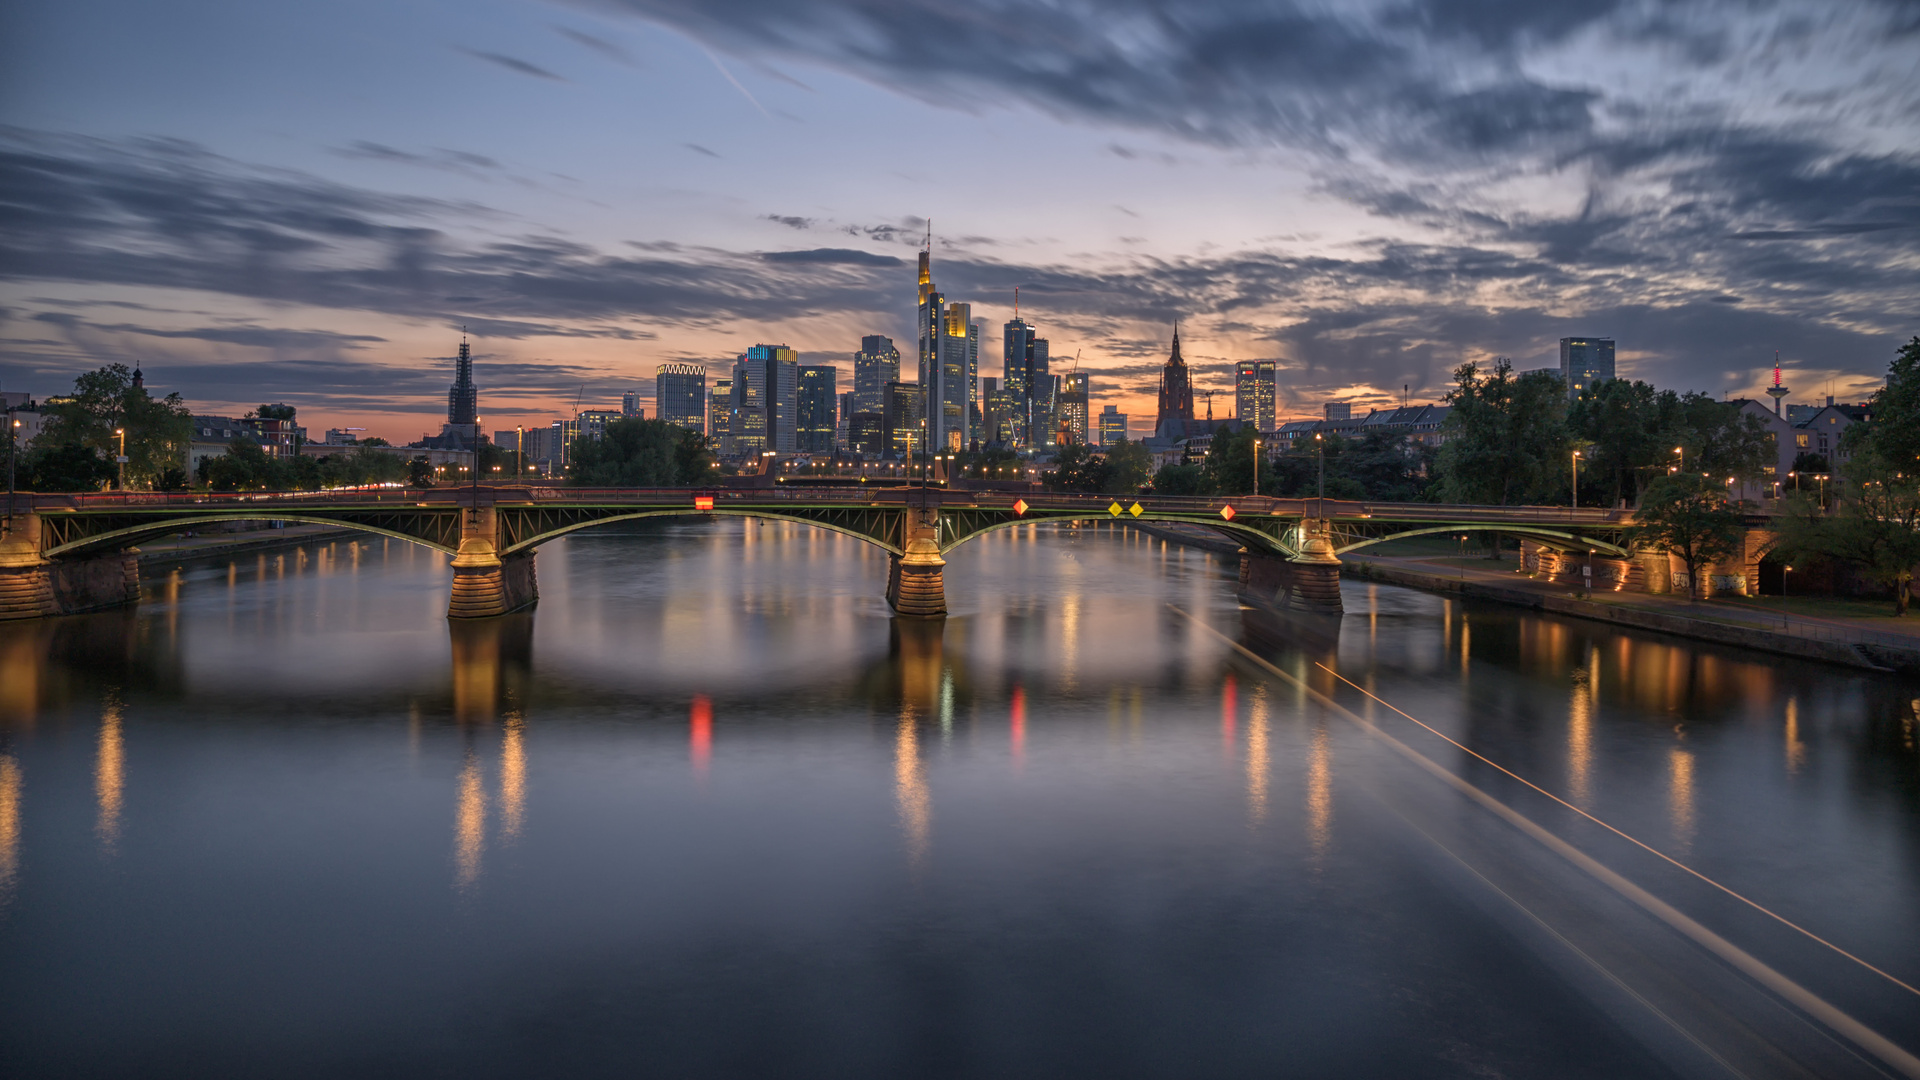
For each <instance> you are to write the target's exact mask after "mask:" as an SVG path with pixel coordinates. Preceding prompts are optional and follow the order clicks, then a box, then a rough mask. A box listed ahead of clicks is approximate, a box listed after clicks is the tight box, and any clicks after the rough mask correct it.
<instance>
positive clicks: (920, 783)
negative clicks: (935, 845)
mask: <svg viewBox="0 0 1920 1080" xmlns="http://www.w3.org/2000/svg"><path fill="white" fill-rule="evenodd" d="M893 746H894V752H893V785H894V797H895V798H896V799H897V800H898V801H899V803H900V828H901V829H902V831H904V832H905V833H906V834H907V854H908V856H909V858H911V860H912V861H913V862H914V863H915V864H916V865H917V864H918V863H919V862H920V860H921V859H923V858H925V857H926V853H927V834H928V830H929V826H930V823H931V821H932V817H933V804H932V801H931V800H930V799H929V798H928V796H927V778H926V772H925V769H924V768H923V767H922V766H921V762H920V739H919V734H918V732H916V731H915V730H914V717H913V710H912V709H911V708H905V709H901V710H900V725H899V728H898V730H897V731H896V733H895V737H894V744H893Z"/></svg>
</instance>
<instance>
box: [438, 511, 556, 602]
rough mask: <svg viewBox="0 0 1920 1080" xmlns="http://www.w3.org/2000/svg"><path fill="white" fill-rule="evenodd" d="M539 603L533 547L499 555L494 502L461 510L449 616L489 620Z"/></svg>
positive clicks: (498, 527) (498, 536)
mask: <svg viewBox="0 0 1920 1080" xmlns="http://www.w3.org/2000/svg"><path fill="white" fill-rule="evenodd" d="M539 602H540V583H539V581H538V579H537V578H535V576H534V572H533V552H532V551H518V552H514V553H513V554H511V555H506V556H502V555H501V554H500V520H499V515H498V514H496V513H495V511H494V509H493V507H492V506H479V505H475V506H468V507H464V508H462V509H461V511H460V550H459V552H458V553H457V554H455V555H454V557H453V595H452V596H451V597H449V598H448V600H447V618H449V619H487V618H492V617H493V616H495V615H505V614H507V613H508V612H510V611H520V610H523V609H525V608H530V607H532V606H533V605H535V604H537V603H539Z"/></svg>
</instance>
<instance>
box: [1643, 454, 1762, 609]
mask: <svg viewBox="0 0 1920 1080" xmlns="http://www.w3.org/2000/svg"><path fill="white" fill-rule="evenodd" d="M1634 517H1635V519H1636V522H1637V524H1636V525H1635V527H1634V530H1633V536H1632V541H1633V544H1634V546H1636V547H1640V548H1645V549H1649V550H1656V551H1665V552H1668V553H1670V554H1673V555H1676V556H1678V557H1679V559H1680V561H1681V562H1682V563H1683V564H1685V566H1686V568H1687V596H1688V598H1689V599H1693V598H1696V597H1697V596H1698V595H1699V582H1700V571H1701V570H1702V569H1704V568H1706V567H1709V566H1712V565H1713V564H1714V563H1717V562H1720V561H1722V560H1724V559H1726V558H1728V557H1729V556H1731V555H1733V554H1734V553H1735V552H1737V551H1739V550H1740V542H1741V539H1742V536H1743V534H1744V530H1745V522H1744V521H1743V520H1742V518H1741V514H1740V510H1739V508H1738V507H1737V506H1736V505H1734V504H1732V503H1730V502H1728V501H1727V495H1726V489H1725V488H1724V487H1722V486H1720V485H1719V484H1718V483H1716V482H1715V481H1714V480H1713V479H1712V478H1710V477H1704V476H1696V475H1694V474H1693V473H1690V472H1689V473H1677V474H1675V475H1672V476H1661V477H1658V478H1656V479H1655V480H1654V481H1653V482H1652V483H1650V484H1648V485H1647V491H1646V495H1645V497H1643V498H1642V499H1641V500H1640V509H1639V510H1638V511H1637V512H1636V513H1635V515H1634Z"/></svg>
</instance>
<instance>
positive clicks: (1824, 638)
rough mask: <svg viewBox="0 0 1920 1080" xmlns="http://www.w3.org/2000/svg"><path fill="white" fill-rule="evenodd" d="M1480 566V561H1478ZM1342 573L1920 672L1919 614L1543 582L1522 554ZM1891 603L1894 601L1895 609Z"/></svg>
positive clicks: (1364, 566)
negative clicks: (1867, 613)
mask: <svg viewBox="0 0 1920 1080" xmlns="http://www.w3.org/2000/svg"><path fill="white" fill-rule="evenodd" d="M1476 564H1477V565H1476ZM1342 572H1343V573H1344V574H1345V575H1346V576H1348V577H1353V578H1359V579H1361V580H1365V581H1379V582H1384V583H1387V584H1392V585H1405V586H1408V587H1410V588H1416V589H1424V590H1427V591H1429V592H1441V593H1451V594H1454V595H1458V596H1467V597H1475V598H1479V599H1484V600H1497V601H1500V602H1502V603H1509V604H1519V605H1521V606H1523V607H1530V608H1535V609H1537V610H1541V611H1551V612H1554V613H1555V614H1559V615H1572V616H1575V617H1578V618H1583V619H1595V620H1598V621H1601V622H1609V623H1614V624H1616V625H1620V626H1631V627H1635V628H1637V629H1642V630H1655V631H1658V632H1660V633H1666V634H1675V635H1678V636H1681V637H1688V638H1693V639H1695V640H1699V641H1711V642H1716V643H1719V644H1722V645H1733V646H1738V647H1740V648H1747V649H1759V650H1762V651H1765V652H1771V653H1778V654H1780V655H1784V656H1794V657H1800V658H1803V659H1808V660H1821V661H1825V662H1827V663H1834V664H1842V665H1845V666H1848V667H1856V668H1871V669H1875V670H1882V671H1901V672H1905V673H1908V674H1920V618H1908V619H1892V618H1884V619H1880V618H1858V617H1849V616H1845V615H1831V616H1828V615H1821V616H1812V615H1802V614H1790V613H1787V612H1782V611H1778V610H1769V609H1767V608H1766V607H1764V606H1763V604H1764V601H1760V600H1753V599H1731V600H1723V599H1710V600H1690V599H1688V598H1687V597H1685V596H1676V595H1672V594H1650V593H1630V592H1608V591H1604V590H1596V591H1594V592H1591V593H1588V592H1586V591H1584V590H1582V589H1579V588H1577V587H1569V586H1568V585H1567V584H1566V583H1564V582H1548V581H1543V580H1538V579H1536V578H1534V577H1532V576H1530V575H1528V574H1527V573H1525V572H1524V571H1521V570H1520V569H1519V564H1518V560H1512V561H1503V562H1494V561H1492V560H1487V559H1460V558H1436V557H1432V556H1375V557H1372V558H1354V559H1351V560H1349V561H1348V562H1347V563H1346V564H1345V565H1344V566H1343V567H1342ZM1890 607H1891V605H1890V604H1889V608H1890Z"/></svg>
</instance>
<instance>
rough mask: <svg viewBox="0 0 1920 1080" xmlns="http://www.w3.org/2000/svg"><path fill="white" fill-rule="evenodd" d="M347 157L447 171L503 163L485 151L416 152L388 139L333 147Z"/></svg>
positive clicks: (336, 152) (340, 154)
mask: <svg viewBox="0 0 1920 1080" xmlns="http://www.w3.org/2000/svg"><path fill="white" fill-rule="evenodd" d="M333 152H334V153H335V154H338V155H339V156H341V157H344V158H359V159H362V160H366V161H386V162H391V163H393V164H395V165H412V166H415V167H417V168H423V169H439V170H442V171H446V172H469V173H470V172H475V171H477V170H492V169H498V168H499V167H500V163H499V162H498V161H495V160H494V159H492V158H490V157H487V156H486V155H484V154H472V153H468V152H467V151H465V150H442V149H438V148H435V149H433V150H429V151H427V152H425V153H412V152H409V151H406V150H400V149H397V148H395V147H392V146H387V145H385V144H384V143H376V142H364V141H356V142H352V143H349V144H347V145H346V146H344V147H340V148H337V149H335V150H334V151H333Z"/></svg>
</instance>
